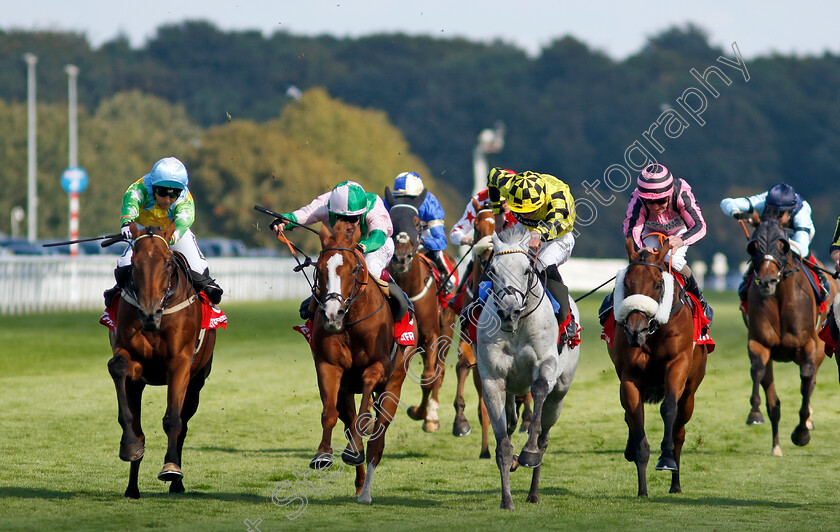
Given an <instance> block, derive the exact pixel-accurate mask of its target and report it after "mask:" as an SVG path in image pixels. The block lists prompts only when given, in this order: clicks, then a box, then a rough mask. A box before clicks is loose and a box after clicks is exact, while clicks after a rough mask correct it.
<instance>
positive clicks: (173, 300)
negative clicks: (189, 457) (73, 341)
mask: <svg viewBox="0 0 840 532" xmlns="http://www.w3.org/2000/svg"><path fill="white" fill-rule="evenodd" d="M132 229H134V230H135V236H136V238H135V240H134V241H133V242H132V244H131V245H132V248H133V255H132V258H131V268H132V269H131V278H130V279H129V282H128V283H127V286H126V289H125V290H124V291H123V293H122V298H123V301H121V304H120V306H119V312H118V313H117V319H116V332H115V333H113V334H112V335H111V347H112V349H113V357H112V358H111V360H110V361H109V362H108V371H109V372H110V374H111V377H112V378H113V379H114V385H115V386H116V389H117V404H118V406H119V418H118V419H119V423H120V425H121V426H122V432H123V434H122V438H121V439H120V458H121V459H122V460H125V461H127V462H131V470H130V473H129V478H128V487H127V488H126V490H125V496H126V497H128V498H131V499H138V498H140V490H139V489H138V487H137V474H138V471H139V470H140V462H141V461H142V459H143V453H144V451H145V443H146V436H145V435H144V434H143V429H142V427H141V426H140V407H141V404H142V396H143V389H144V388H145V387H146V385H147V384H150V385H152V386H166V387H167V395H166V414H165V415H164V416H163V430H164V432H166V436H167V438H168V440H169V443H168V445H167V448H166V456H165V457H164V460H163V461H164V464H165V465H164V466H163V469H162V470H161V472H160V473H158V478H159V479H160V480H163V481H171V484H170V485H169V492H170V493H182V492H183V491H184V484H183V482H182V480H181V479H182V478H183V477H184V475H183V473H182V472H181V452H182V450H183V448H184V438H185V437H186V435H187V423H188V422H189V420H190V418H191V417H192V416H193V415H194V414H195V412H196V410H197V409H198V396H199V392H201V388H202V386H204V381H205V380H206V379H207V376H208V375H209V374H210V367H211V365H212V361H213V348H214V346H215V344H216V331H215V330H213V329H208V330H206V331H205V332H204V334H203V336H202V335H201V332H202V331H201V312H202V311H201V302H200V301H198V295H197V294H196V292H195V289H194V288H193V285H192V283H191V282H190V275H189V272H188V268H189V266H188V265H187V263H186V260H185V259H184V258H183V256H181V255H180V254H179V253H177V252H172V250H170V249H169V244H168V242H169V239H170V238H171V237H172V229H174V226H172V227H171V229H170V230H168V231H164V232H161V231H160V230H159V229H157V228H148V229H146V230H145V231H144V232H143V233H142V234H140V235H139V236H138V235H137V232H136V227H132Z"/></svg>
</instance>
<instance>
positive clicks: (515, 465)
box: [510, 455, 519, 509]
mask: <svg viewBox="0 0 840 532" xmlns="http://www.w3.org/2000/svg"><path fill="white" fill-rule="evenodd" d="M517 469H519V456H517V455H513V462H511V463H510V471H511V473H513V472H514V471H516V470H517ZM512 508H513V507H512V506H511V509H512Z"/></svg>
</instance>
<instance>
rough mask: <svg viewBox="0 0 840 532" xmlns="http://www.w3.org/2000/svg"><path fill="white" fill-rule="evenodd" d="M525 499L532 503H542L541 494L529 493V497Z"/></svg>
mask: <svg viewBox="0 0 840 532" xmlns="http://www.w3.org/2000/svg"><path fill="white" fill-rule="evenodd" d="M525 501H527V502H530V503H531V504H539V503H540V496H539V495H531V494H530V493H529V494H528V497H526V498H525Z"/></svg>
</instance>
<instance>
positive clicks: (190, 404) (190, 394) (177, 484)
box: [169, 363, 210, 493]
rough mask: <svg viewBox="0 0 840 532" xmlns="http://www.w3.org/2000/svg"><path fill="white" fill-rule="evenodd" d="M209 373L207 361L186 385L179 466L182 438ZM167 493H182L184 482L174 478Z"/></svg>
mask: <svg viewBox="0 0 840 532" xmlns="http://www.w3.org/2000/svg"><path fill="white" fill-rule="evenodd" d="M209 374H210V364H209V363H208V364H207V365H206V366H205V367H204V368H203V369H202V370H201V371H200V372H199V373H198V374H196V375H195V376H193V377H192V378H191V379H190V383H189V385H188V386H187V393H186V395H185V397H184V406H183V408H182V409H181V432H180V434H178V462H177V464H178V467H181V459H182V458H183V453H184V440H185V439H186V437H187V431H188V430H189V421H190V419H192V417H193V416H194V415H195V413H196V412H197V411H198V399H199V394H200V393H201V389H202V388H203V387H204V383H205V381H206V380H207V375H209ZM169 493H184V482H183V480H182V479H180V478H176V479H174V480H173V481H172V482H171V483H170V484H169Z"/></svg>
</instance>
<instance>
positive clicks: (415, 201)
mask: <svg viewBox="0 0 840 532" xmlns="http://www.w3.org/2000/svg"><path fill="white" fill-rule="evenodd" d="M427 192H429V191H428V190H426V189H423V192H421V193H420V195H419V196H417V197H416V198H414V199H413V200H412V201H411V204H412V205H414V207H416V208H417V209H419V208H420V206H421V205H423V202H424V201H426V193H427Z"/></svg>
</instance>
